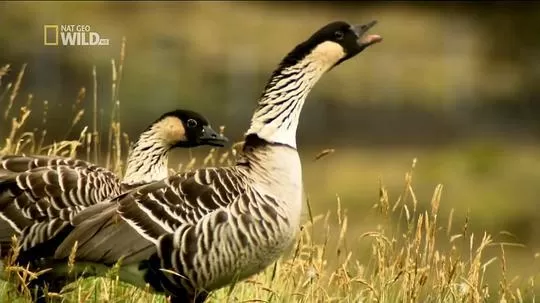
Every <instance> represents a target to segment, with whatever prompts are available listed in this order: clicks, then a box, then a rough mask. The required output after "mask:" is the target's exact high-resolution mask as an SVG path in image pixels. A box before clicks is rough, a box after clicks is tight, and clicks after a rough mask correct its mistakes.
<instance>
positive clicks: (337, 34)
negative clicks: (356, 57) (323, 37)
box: [334, 31, 345, 40]
mask: <svg viewBox="0 0 540 303" xmlns="http://www.w3.org/2000/svg"><path fill="white" fill-rule="evenodd" d="M334 36H336V39H337V40H341V39H343V36H345V34H344V33H343V32H342V31H337V32H335V33H334Z"/></svg>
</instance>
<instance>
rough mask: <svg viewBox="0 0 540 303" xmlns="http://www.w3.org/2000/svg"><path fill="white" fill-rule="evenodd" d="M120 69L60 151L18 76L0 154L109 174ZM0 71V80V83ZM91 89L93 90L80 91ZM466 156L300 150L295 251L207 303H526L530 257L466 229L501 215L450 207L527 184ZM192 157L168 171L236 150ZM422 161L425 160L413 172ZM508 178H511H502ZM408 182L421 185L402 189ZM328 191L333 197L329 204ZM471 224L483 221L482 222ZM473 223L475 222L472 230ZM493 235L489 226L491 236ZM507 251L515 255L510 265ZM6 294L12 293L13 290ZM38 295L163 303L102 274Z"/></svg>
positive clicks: (533, 266) (500, 237)
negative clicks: (105, 113) (37, 124)
mask: <svg viewBox="0 0 540 303" xmlns="http://www.w3.org/2000/svg"><path fill="white" fill-rule="evenodd" d="M122 66H123V59H122V58H121V60H120V61H119V64H118V66H116V65H113V70H114V71H115V75H116V76H115V77H113V84H112V85H113V92H114V93H113V96H111V100H110V101H111V112H112V113H111V115H110V116H111V121H110V124H109V125H108V127H107V128H106V129H100V128H99V127H98V125H97V123H94V124H93V125H89V126H88V127H86V126H83V125H79V124H78V122H79V119H80V116H81V115H83V114H84V112H82V113H81V111H83V108H84V107H83V105H82V101H81V100H83V99H84V100H86V99H87V97H86V93H87V91H86V90H81V93H80V94H79V96H78V97H77V98H76V101H75V102H74V104H73V110H72V112H73V118H72V119H71V120H70V121H71V124H70V127H71V128H73V129H81V134H80V136H78V137H76V138H71V139H70V138H66V139H64V138H62V140H59V139H56V140H55V139H53V138H50V137H48V136H47V132H46V125H47V122H46V120H47V119H46V113H43V114H42V115H40V114H38V113H34V112H32V103H31V99H28V100H27V101H26V102H23V101H21V100H20V99H21V94H20V92H19V91H18V88H19V87H20V81H22V79H23V76H24V71H21V72H20V77H19V78H18V80H17V81H18V82H16V83H13V84H9V83H7V84H4V86H3V87H0V89H1V91H0V96H1V99H0V104H7V107H6V108H8V109H7V110H6V112H5V117H6V122H5V124H4V125H7V126H9V128H10V131H8V132H7V135H6V137H5V138H4V140H3V143H2V147H1V148H0V154H21V153H30V154H36V153H39V154H57V155H64V156H72V157H79V158H82V159H87V160H90V161H96V162H98V163H99V164H102V165H105V166H106V167H108V168H110V169H111V170H112V171H115V172H117V173H121V172H122V171H123V168H124V167H123V163H124V159H125V156H126V151H127V147H128V145H129V142H130V140H129V138H128V136H127V135H126V134H125V133H124V132H122V129H121V125H120V123H119V122H118V121H119V112H120V102H119V101H118V87H119V86H120V79H121V76H122V72H121V69H122ZM2 71H3V69H0V77H1V76H2V74H3V72H2ZM96 78H97V77H96V76H95V74H94V79H96ZM95 86H96V83H93V86H92V87H95ZM89 91H90V92H91V93H90V94H89V95H90V97H89V99H90V100H91V102H92V104H96V102H97V101H96V100H97V94H94V93H93V89H91V90H89ZM16 100H17V101H18V103H16V102H15V101H16ZM92 115H93V117H94V118H96V117H97V115H98V113H97V111H96V110H94V111H93V113H92ZM29 119H38V120H39V119H41V120H42V121H43V128H42V129H41V130H39V131H36V130H27V129H26V128H25V125H26V124H25V123H27V121H28V120H29ZM7 121H10V122H11V123H9V122H7ZM94 121H95V119H94ZM470 147H471V150H472V152H470V151H469V152H465V153H463V152H458V151H452V150H447V151H445V152H444V155H442V154H437V153H436V152H435V153H434V152H429V153H427V154H418V151H414V150H412V151H410V152H408V153H403V154H401V156H400V157H399V160H396V157H395V154H390V153H380V152H378V153H377V152H376V153H373V152H372V153H371V154H368V155H369V157H368V156H366V154H363V155H361V154H359V153H358V151H348V150H346V149H343V150H342V149H336V150H335V152H333V153H328V154H326V153H324V155H320V156H317V155H316V154H315V153H314V152H313V150H310V151H309V152H305V153H303V151H302V149H301V150H300V151H301V153H303V163H305V168H304V169H305V175H306V191H307V197H308V203H307V204H306V207H305V211H306V214H305V218H304V220H303V225H302V227H301V232H300V234H299V236H298V239H297V241H296V243H295V245H294V246H293V247H291V249H290V251H289V252H287V253H286V254H285V255H284V256H283V257H282V258H281V259H279V260H277V262H276V263H275V264H274V265H273V266H270V267H269V268H267V269H266V270H265V271H264V272H262V273H260V274H258V275H255V276H253V277H251V278H249V279H248V280H246V281H242V282H239V283H237V284H236V285H234V286H232V287H227V288H224V289H221V290H219V291H216V292H214V293H212V295H211V297H210V301H211V302H458V301H459V302H480V301H483V302H484V301H485V302H488V301H489V302H491V301H499V302H508V301H516V302H532V301H534V300H535V293H537V292H538V288H537V286H536V278H537V275H538V268H539V267H538V264H537V257H538V255H537V254H535V252H534V251H532V249H524V246H523V244H520V243H519V242H520V241H516V240H512V237H511V236H510V235H508V234H507V233H499V231H500V230H496V231H495V232H494V233H489V232H486V231H485V230H482V229H481V228H478V226H483V225H485V223H484V222H483V221H484V220H485V218H491V220H497V219H498V218H501V217H503V216H504V214H505V213H507V211H508V210H505V209H504V208H502V207H498V206H497V205H499V204H498V203H494V205H495V206H494V207H493V210H499V211H501V213H500V214H499V213H490V209H489V206H488V207H487V208H486V207H485V206H484V207H483V208H479V207H478V209H475V208H474V205H467V204H469V203H468V202H465V203H464V202H460V201H459V200H460V198H459V197H461V198H462V199H473V200H474V199H477V198H475V195H477V197H478V198H482V197H486V196H489V195H490V194H491V195H492V198H493V200H497V199H503V198H504V197H506V196H505V195H506V194H508V193H511V192H512V191H511V190H507V189H505V187H504V186H503V185H504V184H507V186H508V188H514V187H516V186H518V188H519V185H520V184H523V182H526V181H528V182H533V183H534V181H535V180H534V179H532V180H527V179H528V178H529V177H532V175H531V176H527V179H526V178H523V179H520V178H518V177H516V176H513V175H512V174H510V173H507V174H506V175H503V176H501V172H511V173H519V172H522V173H524V172H525V170H523V171H519V170H517V169H516V167H523V166H518V165H511V164H509V159H511V157H512V155H510V153H503V154H501V153H497V152H495V153H491V151H492V150H496V149H493V148H491V147H487V148H486V147H482V146H475V145H471V146H470ZM486 151H487V153H488V155H487V156H486V155H485V153H486ZM533 151H534V150H533ZM202 153H203V152H202V151H201V154H202ZM524 153H525V152H524ZM530 153H531V151H529V153H527V154H530ZM196 154H197V153H196V152H194V153H193V154H192V155H191V156H190V158H188V160H187V161H184V162H183V165H178V166H177V165H173V166H174V167H175V170H189V169H192V168H195V167H204V166H214V165H218V166H219V165H230V164H232V163H233V161H234V158H235V156H236V149H235V147H234V146H233V147H231V148H230V149H221V150H215V149H212V150H211V151H210V153H208V154H207V155H206V156H204V155H203V156H194V155H196ZM463 155H467V156H466V157H465V159H468V160H466V161H463V160H464V158H463ZM416 156H418V157H419V158H418V159H419V160H418V162H417V161H416V158H415V157H416ZM316 158H317V160H314V159H316ZM413 158H414V159H415V160H414V161H413V165H412V166H411V165H410V163H407V166H408V167H406V166H405V164H404V163H405V161H409V159H413ZM423 159H426V161H425V163H424V162H423ZM523 159H525V160H524V161H525V162H524V164H522V165H525V166H526V167H529V168H531V167H534V166H533V165H538V162H537V161H536V160H535V159H536V158H535V157H532V156H531V157H529V158H525V157H523ZM527 159H529V160H528V162H527ZM390 160H391V161H390ZM358 161H360V162H358ZM172 162H176V161H172ZM351 163H355V164H354V165H352V164H351ZM359 163H360V164H359ZM397 163H401V164H399V165H397ZM421 163H422V164H421ZM394 164H396V165H395V166H394ZM447 166H448V167H447ZM509 167H513V168H514V169H513V170H509ZM322 168H324V169H322ZM491 170H493V171H491ZM381 171H383V172H385V173H384V174H383V175H384V178H381V179H380V180H379V179H378V178H377V177H376V175H377V174H379V173H380V172H381ZM471 171H472V172H473V173H471ZM464 175H468V176H471V175H472V176H476V177H474V178H476V179H475V180H476V184H473V185H471V184H467V180H462V179H461V177H462V176H464ZM321 176H324V177H321ZM493 176H499V178H495V177H493ZM501 177H502V178H501ZM471 178H472V177H471ZM491 178H493V180H491ZM419 179H420V180H422V181H421V182H413V181H416V180H419ZM441 179H444V180H445V181H447V182H443V184H444V186H443V185H442V184H439V182H440V181H441ZM398 180H399V182H398ZM536 180H538V179H536ZM488 181H489V183H486V184H482V182H488ZM497 182H499V183H497ZM321 184H324V185H325V186H320V185H321ZM494 185H495V186H494ZM417 188H420V189H419V190H417ZM456 188H457V189H456ZM471 188H473V189H475V190H471ZM447 189H448V190H447ZM488 189H490V190H488ZM465 190H466V191H465ZM447 191H449V193H452V195H450V197H453V199H452V202H451V203H447V204H445V201H446V200H445V199H444V197H446V196H447V195H446V193H447ZM462 191H463V192H462ZM330 192H333V193H335V194H332V195H330V194H329V193H330ZM460 194H461V195H460ZM501 195H502V196H503V197H502V198H501V197H499V196H501ZM357 199H358V200H360V202H359V201H357ZM466 201H469V200H466ZM503 204H504V203H503V202H500V205H503ZM506 205H508V204H506ZM471 208H472V209H473V211H470V209H471ZM501 209H502V210H501ZM481 214H485V218H483V217H481ZM510 215H512V214H510ZM479 218H480V219H479ZM477 220H480V221H481V223H480V224H477ZM496 226H497V224H496V222H495V223H494V224H493V225H492V226H491V227H496ZM516 250H519V255H518V257H516V256H515V254H516ZM512 255H514V257H511V256H512ZM9 263H10V262H8V264H9ZM73 264H77V259H76V258H75V259H72V260H71V261H70V263H69V264H68V266H70V265H73ZM514 264H517V265H514ZM516 269H518V270H516ZM4 274H5V275H6V277H8V280H9V281H8V282H2V283H0V301H2V302H29V298H30V297H29V293H28V291H29V290H28V289H27V288H25V287H24V285H26V283H27V282H28V281H29V280H31V279H32V278H34V277H35V275H36V274H39V273H30V272H28V271H27V270H25V269H24V268H20V267H18V266H16V264H9V265H8V266H6V268H5V272H4ZM16 285H20V286H22V287H20V288H19V289H20V290H18V289H17V288H16V287H15V286H16ZM49 295H50V297H51V298H57V299H62V300H63V301H65V302H165V300H166V299H165V297H164V296H162V295H156V294H152V293H150V292H148V291H145V290H143V289H136V288H134V287H131V286H129V285H125V284H123V283H121V282H120V281H118V279H116V278H115V275H114V271H112V272H111V274H110V276H109V277H102V278H87V279H80V280H78V281H77V282H75V283H73V284H71V285H69V286H67V287H66V288H65V289H64V291H63V292H62V293H60V294H49Z"/></svg>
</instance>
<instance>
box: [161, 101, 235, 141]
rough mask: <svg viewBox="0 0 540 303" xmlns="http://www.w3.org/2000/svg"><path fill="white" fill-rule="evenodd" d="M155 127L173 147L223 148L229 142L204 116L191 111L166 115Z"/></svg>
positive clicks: (177, 111)
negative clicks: (205, 146) (206, 146)
mask: <svg viewBox="0 0 540 303" xmlns="http://www.w3.org/2000/svg"><path fill="white" fill-rule="evenodd" d="M153 125H154V128H156V127H157V129H159V132H160V133H161V134H162V137H163V138H164V139H165V140H167V141H168V142H169V144H171V146H172V147H196V146H200V145H210V146H219V147H223V146H225V143H226V142H228V141H229V140H228V139H227V137H225V136H223V135H221V134H219V133H218V132H216V131H215V130H214V129H213V128H212V127H211V126H210V123H209V122H208V120H207V119H206V118H205V117H204V116H202V115H201V114H199V113H197V112H194V111H190V110H175V111H171V112H168V113H165V114H163V115H162V116H161V117H160V118H159V119H158V120H157V121H156V122H155V123H154V124H153Z"/></svg>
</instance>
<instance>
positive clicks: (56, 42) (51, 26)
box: [43, 24, 58, 46]
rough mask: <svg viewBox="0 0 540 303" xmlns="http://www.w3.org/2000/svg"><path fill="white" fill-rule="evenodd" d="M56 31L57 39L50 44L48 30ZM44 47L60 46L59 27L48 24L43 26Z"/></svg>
mask: <svg viewBox="0 0 540 303" xmlns="http://www.w3.org/2000/svg"><path fill="white" fill-rule="evenodd" d="M49 29H54V32H55V37H56V39H55V40H54V42H49V41H48V40H49V39H47V30H49ZM43 45H48V46H58V25H54V24H46V25H43Z"/></svg>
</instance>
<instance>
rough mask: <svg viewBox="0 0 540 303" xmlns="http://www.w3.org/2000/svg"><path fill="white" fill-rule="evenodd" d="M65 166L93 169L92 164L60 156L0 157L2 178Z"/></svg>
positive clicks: (0, 175)
mask: <svg viewBox="0 0 540 303" xmlns="http://www.w3.org/2000/svg"><path fill="white" fill-rule="evenodd" d="M57 165H64V166H69V167H92V166H95V165H93V164H92V163H90V162H86V161H83V160H78V159H72V158H66V157H60V156H41V155H34V156H20V155H6V156H2V157H0V178H1V177H2V176H5V175H8V174H11V173H22V172H25V171H28V170H31V169H34V168H37V167H45V166H49V167H52V166H57Z"/></svg>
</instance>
